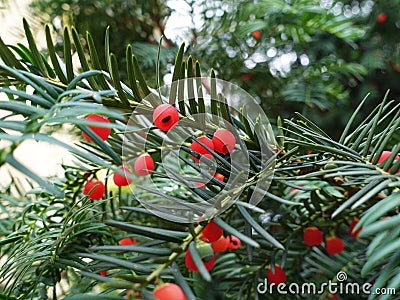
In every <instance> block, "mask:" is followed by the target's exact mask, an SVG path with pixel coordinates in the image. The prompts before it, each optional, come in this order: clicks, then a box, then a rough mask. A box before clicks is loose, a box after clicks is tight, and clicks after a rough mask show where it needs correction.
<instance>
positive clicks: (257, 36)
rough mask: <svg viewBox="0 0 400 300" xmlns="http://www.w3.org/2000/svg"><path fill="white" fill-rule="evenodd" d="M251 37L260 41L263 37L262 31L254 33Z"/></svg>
mask: <svg viewBox="0 0 400 300" xmlns="http://www.w3.org/2000/svg"><path fill="white" fill-rule="evenodd" d="M251 35H252V36H253V38H255V39H256V40H258V39H260V37H261V31H259V30H257V31H254V32H253V33H252V34H251Z"/></svg>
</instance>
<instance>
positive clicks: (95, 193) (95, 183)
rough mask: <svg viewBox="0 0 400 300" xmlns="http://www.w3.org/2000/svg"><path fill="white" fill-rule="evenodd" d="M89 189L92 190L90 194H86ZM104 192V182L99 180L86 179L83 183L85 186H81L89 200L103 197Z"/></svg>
mask: <svg viewBox="0 0 400 300" xmlns="http://www.w3.org/2000/svg"><path fill="white" fill-rule="evenodd" d="M92 189H93V190H92ZM90 191H92V192H91V193H90V195H88V194H89V192H90ZM105 192H106V187H105V185H104V183H103V182H101V181H100V180H92V181H87V182H86V183H85V186H84V187H83V193H84V194H85V195H88V198H89V199H91V200H100V199H101V198H103V196H104V194H105Z"/></svg>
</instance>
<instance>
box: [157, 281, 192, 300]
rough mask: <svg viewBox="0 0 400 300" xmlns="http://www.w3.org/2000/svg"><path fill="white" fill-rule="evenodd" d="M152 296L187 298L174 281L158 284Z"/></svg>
mask: <svg viewBox="0 0 400 300" xmlns="http://www.w3.org/2000/svg"><path fill="white" fill-rule="evenodd" d="M153 296H154V298H156V299H157V300H187V298H186V296H185V293H184V292H183V290H182V289H181V287H180V286H179V285H176V284H174V283H164V284H163V285H160V286H159V287H157V288H156V289H155V290H154V291H153Z"/></svg>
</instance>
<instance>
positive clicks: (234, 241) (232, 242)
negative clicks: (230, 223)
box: [228, 235, 241, 250]
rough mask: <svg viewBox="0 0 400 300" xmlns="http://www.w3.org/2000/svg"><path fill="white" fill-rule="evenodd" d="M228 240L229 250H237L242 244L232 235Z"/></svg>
mask: <svg viewBox="0 0 400 300" xmlns="http://www.w3.org/2000/svg"><path fill="white" fill-rule="evenodd" d="M228 239H229V241H230V242H229V245H228V249H230V250H237V249H239V248H240V245H241V242H240V240H239V239H238V238H237V237H236V236H234V235H231V236H230V237H228Z"/></svg>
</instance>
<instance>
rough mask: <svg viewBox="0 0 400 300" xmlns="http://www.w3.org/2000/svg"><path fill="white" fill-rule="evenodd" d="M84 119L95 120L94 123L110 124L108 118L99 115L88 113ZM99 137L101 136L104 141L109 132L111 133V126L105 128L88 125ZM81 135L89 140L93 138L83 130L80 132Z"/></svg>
mask: <svg viewBox="0 0 400 300" xmlns="http://www.w3.org/2000/svg"><path fill="white" fill-rule="evenodd" d="M85 121H88V122H96V123H104V124H110V121H109V120H108V118H106V117H104V116H101V115H95V114H93V115H89V116H87V117H86V118H85ZM88 127H89V128H90V129H91V130H92V131H93V132H94V133H95V134H96V135H97V136H98V137H99V138H101V139H102V140H103V141H105V140H106V139H107V138H108V137H109V135H110V133H111V128H106V127H98V126H94V125H89V126H88ZM82 135H83V137H84V138H85V139H86V140H87V141H89V142H93V140H92V139H91V138H90V137H89V136H88V135H87V134H86V133H84V132H82Z"/></svg>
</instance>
